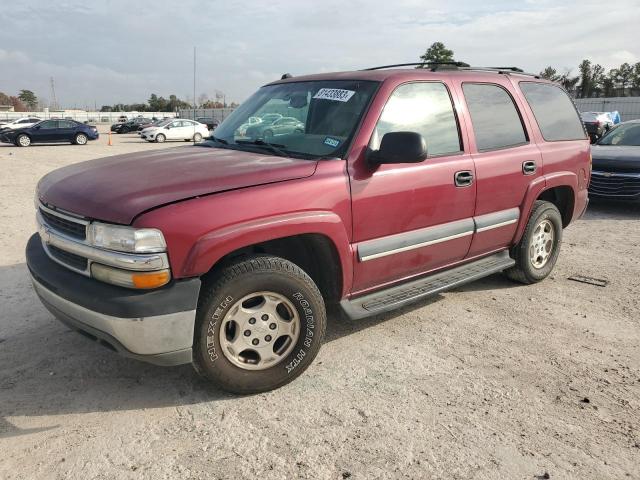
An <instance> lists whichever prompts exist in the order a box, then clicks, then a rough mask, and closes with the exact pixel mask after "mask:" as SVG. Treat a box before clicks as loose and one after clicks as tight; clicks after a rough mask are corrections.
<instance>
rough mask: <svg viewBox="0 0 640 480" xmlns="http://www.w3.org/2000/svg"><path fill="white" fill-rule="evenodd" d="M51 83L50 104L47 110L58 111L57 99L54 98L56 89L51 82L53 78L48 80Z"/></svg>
mask: <svg viewBox="0 0 640 480" xmlns="http://www.w3.org/2000/svg"><path fill="white" fill-rule="evenodd" d="M50 83H51V103H50V104H49V108H51V109H52V110H58V99H57V98H56V87H55V84H54V82H53V77H51V79H50Z"/></svg>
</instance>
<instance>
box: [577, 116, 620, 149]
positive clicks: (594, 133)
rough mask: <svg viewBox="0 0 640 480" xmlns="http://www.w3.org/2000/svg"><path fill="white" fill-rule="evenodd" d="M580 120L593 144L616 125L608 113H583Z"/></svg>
mask: <svg viewBox="0 0 640 480" xmlns="http://www.w3.org/2000/svg"><path fill="white" fill-rule="evenodd" d="M580 118H581V119H582V123H584V126H585V128H586V130H587V133H588V134H589V137H590V138H591V142H592V143H593V142H596V141H597V140H599V139H600V138H602V135H604V134H605V133H607V132H608V131H609V129H610V128H611V127H613V125H614V123H613V118H612V117H611V114H610V113H608V112H582V113H581V114H580Z"/></svg>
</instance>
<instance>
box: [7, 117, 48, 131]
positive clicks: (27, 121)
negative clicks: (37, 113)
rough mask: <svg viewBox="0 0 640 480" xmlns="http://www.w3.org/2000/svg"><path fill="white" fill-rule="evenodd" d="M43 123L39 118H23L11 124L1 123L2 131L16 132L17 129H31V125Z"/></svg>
mask: <svg viewBox="0 0 640 480" xmlns="http://www.w3.org/2000/svg"><path fill="white" fill-rule="evenodd" d="M41 121H42V119H41V118H37V117H22V118H18V119H17V120H12V121H10V122H2V123H0V129H3V128H10V129H11V130H15V129H16V128H25V127H30V126H31V125H35V124H36V123H38V122H41Z"/></svg>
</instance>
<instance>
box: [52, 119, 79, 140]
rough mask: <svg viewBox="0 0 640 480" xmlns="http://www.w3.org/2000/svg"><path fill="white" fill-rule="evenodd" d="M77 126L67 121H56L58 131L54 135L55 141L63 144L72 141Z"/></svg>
mask: <svg viewBox="0 0 640 480" xmlns="http://www.w3.org/2000/svg"><path fill="white" fill-rule="evenodd" d="M76 128H77V124H76V123H74V122H71V121H69V120H58V130H57V132H56V134H55V141H57V142H65V141H71V140H73V136H74V135H75V133H76Z"/></svg>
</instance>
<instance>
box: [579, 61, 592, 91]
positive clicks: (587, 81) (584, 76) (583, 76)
mask: <svg viewBox="0 0 640 480" xmlns="http://www.w3.org/2000/svg"><path fill="white" fill-rule="evenodd" d="M578 70H579V71H580V97H582V98H587V97H590V96H591V91H592V89H593V85H592V83H591V62H590V61H589V60H587V59H584V60H582V62H580V65H578Z"/></svg>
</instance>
